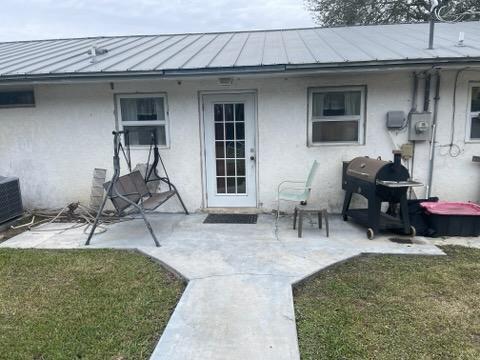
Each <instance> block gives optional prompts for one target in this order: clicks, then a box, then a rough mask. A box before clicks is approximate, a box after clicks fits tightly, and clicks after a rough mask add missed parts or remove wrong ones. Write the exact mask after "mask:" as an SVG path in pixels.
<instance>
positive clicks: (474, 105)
mask: <svg viewBox="0 0 480 360" xmlns="http://www.w3.org/2000/svg"><path fill="white" fill-rule="evenodd" d="M467 131H468V138H469V139H470V140H480V84H479V83H477V84H472V85H471V86H470V102H469V104H468V127H467Z"/></svg>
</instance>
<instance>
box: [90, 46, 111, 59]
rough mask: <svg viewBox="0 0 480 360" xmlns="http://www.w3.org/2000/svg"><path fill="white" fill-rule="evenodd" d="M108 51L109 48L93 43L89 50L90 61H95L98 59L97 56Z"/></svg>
mask: <svg viewBox="0 0 480 360" xmlns="http://www.w3.org/2000/svg"><path fill="white" fill-rule="evenodd" d="M106 53H108V49H105V48H101V47H98V46H97V44H93V45H92V47H91V48H90V49H89V50H88V51H87V54H88V55H90V57H91V60H90V62H92V63H94V62H95V61H97V56H99V55H104V54H106Z"/></svg>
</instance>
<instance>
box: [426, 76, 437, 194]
mask: <svg viewBox="0 0 480 360" xmlns="http://www.w3.org/2000/svg"><path fill="white" fill-rule="evenodd" d="M439 101H440V72H439V71H438V70H437V81H436V83H435V97H434V105H433V120H432V137H431V142H430V167H429V171H428V191H427V198H430V197H431V196H432V183H433V168H434V165H435V141H436V135H437V115H438V102H439Z"/></svg>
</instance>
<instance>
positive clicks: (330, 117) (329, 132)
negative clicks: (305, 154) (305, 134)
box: [308, 86, 365, 145]
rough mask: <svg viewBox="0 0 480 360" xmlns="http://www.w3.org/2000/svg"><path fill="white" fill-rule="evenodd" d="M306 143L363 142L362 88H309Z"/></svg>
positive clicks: (363, 91)
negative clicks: (307, 137)
mask: <svg viewBox="0 0 480 360" xmlns="http://www.w3.org/2000/svg"><path fill="white" fill-rule="evenodd" d="M309 97H310V99H309V100H310V101H309V102H310V111H309V121H308V122H309V124H308V125H309V143H310V144H311V145H316V144H329V143H332V144H338V143H353V144H359V143H363V129H364V122H365V115H364V112H365V88H364V87H363V86H355V87H336V88H314V89H310V92H309Z"/></svg>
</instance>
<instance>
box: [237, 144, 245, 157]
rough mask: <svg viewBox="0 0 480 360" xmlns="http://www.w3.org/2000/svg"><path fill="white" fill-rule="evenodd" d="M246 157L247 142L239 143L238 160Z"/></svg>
mask: <svg viewBox="0 0 480 360" xmlns="http://www.w3.org/2000/svg"><path fill="white" fill-rule="evenodd" d="M244 157H245V141H237V158H244Z"/></svg>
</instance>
